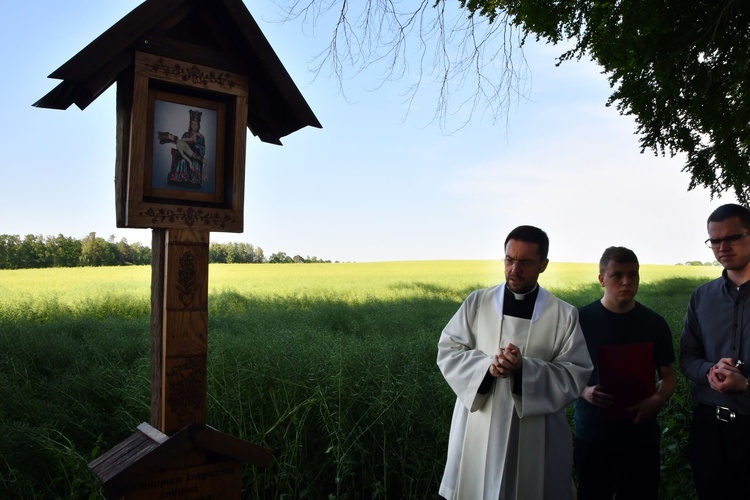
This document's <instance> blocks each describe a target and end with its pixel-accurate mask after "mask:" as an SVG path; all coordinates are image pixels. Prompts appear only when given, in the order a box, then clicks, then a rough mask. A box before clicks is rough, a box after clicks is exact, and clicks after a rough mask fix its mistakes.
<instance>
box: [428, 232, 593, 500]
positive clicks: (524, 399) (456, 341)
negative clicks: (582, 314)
mask: <svg viewBox="0 0 750 500" xmlns="http://www.w3.org/2000/svg"><path fill="white" fill-rule="evenodd" d="M548 249H549V239H548V238H547V234H546V233H545V232H544V231H542V230H541V229H539V228H536V227H533V226H519V227H517V228H516V229H514V230H513V231H511V232H510V234H509V235H508V237H507V238H506V240H505V282H504V283H501V284H500V285H496V286H493V287H490V288H486V289H483V290H476V291H474V292H472V293H471V294H470V295H469V297H468V298H467V299H466V300H465V301H464V303H463V304H462V305H461V307H460V309H459V310H458V312H457V313H456V314H455V315H454V316H453V318H452V319H451V320H450V322H449V323H448V325H447V326H446V327H445V329H444V330H443V332H442V334H441V335H440V340H439V342H438V356H437V364H438V367H439V368H440V371H441V372H442V374H443V376H444V377H445V380H446V381H447V382H448V384H449V385H450V387H451V389H453V391H454V392H455V393H456V396H457V399H456V404H455V407H454V410H453V420H452V422H451V430H450V436H449V439H448V455H447V460H446V465H445V472H444V474H443V480H442V483H441V485H440V495H441V496H442V497H443V498H446V499H449V500H452V499H471V500H475V499H476V500H480V499H488V500H498V499H499V498H500V499H516V498H517V499H527V498H528V499H535V500H543V499H561V500H568V499H571V500H572V498H573V491H574V488H573V479H572V468H573V450H572V436H571V432H570V426H569V424H568V420H567V417H566V415H565V411H564V410H565V407H566V406H568V405H569V404H570V403H572V402H573V400H575V398H576V397H577V396H578V395H579V394H580V393H581V390H582V389H583V387H584V386H585V385H586V381H587V380H588V378H589V375H590V373H591V370H592V368H593V367H592V364H591V358H590V357H589V353H588V350H587V349H586V343H585V341H584V339H583V334H582V333H581V328H580V327H579V325H578V312H577V310H576V308H575V307H573V306H571V305H570V304H567V303H565V302H563V301H562V300H560V299H558V298H556V297H555V296H553V295H552V294H551V293H550V292H548V291H547V290H545V289H543V288H541V287H539V285H538V284H537V279H538V277H539V275H540V274H541V273H542V272H544V270H545V269H546V268H547V264H548V263H549V260H548V259H547V253H548Z"/></svg>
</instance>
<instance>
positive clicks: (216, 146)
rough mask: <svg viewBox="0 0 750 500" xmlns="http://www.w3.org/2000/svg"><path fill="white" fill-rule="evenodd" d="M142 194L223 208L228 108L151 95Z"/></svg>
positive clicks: (166, 94)
mask: <svg viewBox="0 0 750 500" xmlns="http://www.w3.org/2000/svg"><path fill="white" fill-rule="evenodd" d="M150 95H151V98H150V99H149V114H148V118H147V123H148V129H149V133H148V136H149V138H150V140H149V142H148V144H147V153H146V164H145V167H146V169H145V179H144V180H145V181H146V182H145V184H144V194H145V195H146V196H150V197H154V196H155V197H159V198H175V199H180V200H195V201H205V202H213V203H221V202H222V201H223V199H224V163H225V162H224V146H225V136H224V135H225V132H224V130H225V128H226V105H225V104H224V103H223V102H217V101H212V100H208V99H199V98H189V97H185V96H180V95H177V94H173V93H169V92H164V91H155V90H152V91H151V92H150Z"/></svg>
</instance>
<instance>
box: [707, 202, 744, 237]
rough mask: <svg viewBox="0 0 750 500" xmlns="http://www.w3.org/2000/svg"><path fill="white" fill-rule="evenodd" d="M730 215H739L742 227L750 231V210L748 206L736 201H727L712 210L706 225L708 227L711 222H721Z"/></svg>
mask: <svg viewBox="0 0 750 500" xmlns="http://www.w3.org/2000/svg"><path fill="white" fill-rule="evenodd" d="M730 217H739V218H740V224H742V227H744V228H745V229H747V230H748V231H750V210H748V209H747V207H743V206H742V205H737V204H735V203H727V204H726V205H722V206H720V207H719V208H717V209H716V210H714V211H713V212H711V215H709V216H708V220H707V221H706V227H708V223H709V222H721V221H724V220H727V219H729V218H730Z"/></svg>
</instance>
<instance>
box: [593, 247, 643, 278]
mask: <svg viewBox="0 0 750 500" xmlns="http://www.w3.org/2000/svg"><path fill="white" fill-rule="evenodd" d="M610 261H615V262H617V263H618V264H628V263H631V262H634V263H636V264H638V257H637V256H636V255H635V252H634V251H632V250H631V249H629V248H625V247H609V248H607V249H606V250H604V253H603V254H602V258H601V259H599V274H604V270H605V269H607V264H609V263H610ZM638 265H640V264H638Z"/></svg>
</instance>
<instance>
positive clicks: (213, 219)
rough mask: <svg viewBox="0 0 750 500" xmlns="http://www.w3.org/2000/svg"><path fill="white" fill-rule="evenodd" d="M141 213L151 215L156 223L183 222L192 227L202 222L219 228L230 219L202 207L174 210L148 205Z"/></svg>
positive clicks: (207, 226)
mask: <svg viewBox="0 0 750 500" xmlns="http://www.w3.org/2000/svg"><path fill="white" fill-rule="evenodd" d="M143 214H145V215H147V216H148V217H151V222H153V223H154V224H156V223H157V222H161V223H164V222H171V223H173V222H178V221H179V222H183V223H184V224H185V225H186V226H187V227H188V228H192V227H193V226H194V225H195V224H196V223H202V224H203V226H204V227H206V228H209V227H213V228H216V229H221V228H224V227H225V226H226V224H227V223H228V222H230V221H231V220H232V217H230V216H229V215H227V214H222V213H219V212H211V211H209V210H205V211H204V210H203V209H200V208H199V209H197V210H196V209H193V208H192V207H190V208H186V209H183V208H177V209H174V210H171V209H167V208H159V209H154V208H153V207H149V208H148V210H146V211H145V212H144V213H143Z"/></svg>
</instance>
